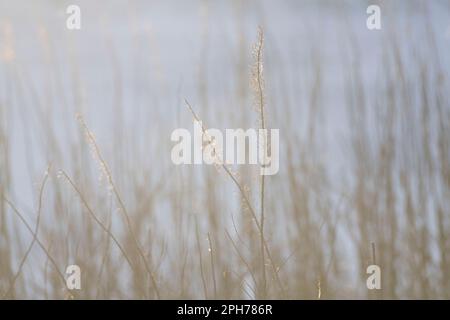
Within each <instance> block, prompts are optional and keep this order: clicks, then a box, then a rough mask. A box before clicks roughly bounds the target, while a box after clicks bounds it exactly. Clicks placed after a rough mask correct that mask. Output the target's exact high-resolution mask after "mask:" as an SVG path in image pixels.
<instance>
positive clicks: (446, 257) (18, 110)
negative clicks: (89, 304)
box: [0, 0, 450, 299]
mask: <svg viewBox="0 0 450 320" xmlns="http://www.w3.org/2000/svg"><path fill="white" fill-rule="evenodd" d="M71 4H76V5H78V6H80V8H81V26H82V27H81V30H68V29H67V28H66V19H67V17H68V15H67V14H66V8H67V6H69V5H71ZM371 4H377V5H379V6H380V7H381V19H382V20H381V21H382V29H381V30H374V31H371V30H368V29H367V27H366V19H367V16H368V15H367V13H366V9H367V7H368V6H369V5H371ZM258 27H261V28H262V30H263V34H264V48H263V60H262V61H260V63H262V65H263V72H264V84H265V86H264V97H265V102H266V104H265V117H266V122H267V126H268V127H269V128H278V129H280V157H281V163H280V172H279V173H278V174H277V175H275V176H268V177H266V178H265V190H264V194H263V198H264V209H265V210H264V224H263V227H262V228H261V198H262V197H261V193H262V192H261V177H260V176H259V174H258V173H259V171H258V168H257V167H255V166H251V165H241V166H235V167H232V168H231V169H230V170H232V171H230V172H232V176H233V177H234V178H235V180H233V179H232V178H231V176H230V175H229V174H228V173H227V172H226V171H225V170H224V169H223V168H217V167H214V166H207V165H197V166H194V165H192V166H190V165H185V166H175V165H174V164H173V163H172V162H171V158H170V154H171V148H172V146H173V145H174V143H173V142H171V141H170V134H171V132H172V131H173V130H174V129H176V128H187V129H189V130H192V127H193V116H192V114H191V113H190V111H189V109H188V108H187V106H186V104H185V101H184V100H185V99H186V100H188V101H189V103H190V104H191V105H192V107H193V109H194V110H195V112H196V113H197V114H198V116H199V117H200V118H201V119H202V120H203V121H204V124H206V125H207V126H208V127H214V128H219V129H225V128H245V129H246V128H259V126H260V125H261V123H260V121H259V119H260V116H261V110H260V108H259V106H258V103H257V100H256V99H255V90H254V86H252V82H254V80H255V79H254V74H253V73H252V67H253V66H254V65H255V63H257V61H255V57H254V54H253V53H254V46H255V44H256V45H258ZM449 48H450V3H449V2H448V1H444V0H442V1H439V0H435V1H425V0H423V1H417V0H411V1H406V0H396V1H375V0H373V1H364V0H362V1H356V0H347V1H344V0H342V1H335V0H333V1H331V0H329V1H327V0H320V1H312V0H310V1H306V0H305V1H288V0H286V1H269V0H266V1H254V0H250V1H241V0H233V1H207V0H199V1H196V0H190V1H150V0H149V1H144V0H132V1H120V0H108V1H106V0H102V1H87V0H83V1H75V0H73V1H65V0H64V1H56V0H55V1H50V0H36V1H26V0H17V1H9V0H0V297H2V298H4V299H23V298H31V299H67V298H75V299H76V298H87V299H99V298H102V299H130V298H135V299H154V298H163V299H173V298H199V299H204V298H207V299H212V298H223V299H232V298H234V299H254V298H267V299H282V298H289V299H317V298H320V299H336V298H340V299H362V298H371V299H387V298H389V299H400V298H401V299H415V298H427V299H445V298H447V299H448V298H450V106H449V94H448V93H449V89H450V88H449V71H450V60H449V59H450V58H449V57H450V55H449V54H448V51H449ZM256 94H257V92H256ZM255 218H256V219H255ZM72 264H77V265H79V266H80V268H81V271H82V290H79V291H77V290H73V291H69V290H67V288H66V285H65V281H64V279H65V277H66V274H65V270H66V267H67V266H68V265H72ZM371 264H377V265H379V266H380V268H381V272H382V289H381V290H375V291H371V290H368V289H367V287H366V279H367V277H368V275H367V274H366V268H367V266H369V265H371Z"/></svg>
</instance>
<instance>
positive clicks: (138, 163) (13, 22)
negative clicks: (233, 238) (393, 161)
mask: <svg viewBox="0 0 450 320" xmlns="http://www.w3.org/2000/svg"><path fill="white" fill-rule="evenodd" d="M379 3H380V6H381V8H382V11H381V14H382V29H381V30H379V31H370V30H368V29H367V28H366V19H367V14H366V8H367V6H368V5H369V4H371V2H370V1H350V0H349V1H325V0H324V1H269V0H267V1H203V0H201V1H196V0H192V1H137V0H131V1H119V0H109V1H87V0H85V1H50V0H37V1H25V0H20V1H9V0H0V50H1V54H2V55H1V62H0V103H1V104H2V106H3V113H1V114H0V116H1V117H3V119H0V120H1V121H3V123H5V126H6V128H7V136H8V139H9V141H10V144H9V152H10V155H9V159H10V185H9V187H8V194H9V195H10V196H11V197H12V198H13V199H14V200H15V202H17V205H18V207H19V208H21V209H22V210H24V211H25V212H27V213H28V216H29V217H30V221H33V219H34V217H35V214H34V208H35V206H36V201H37V200H36V199H37V196H38V193H37V191H38V190H37V189H38V185H39V181H40V179H41V177H42V173H43V172H44V170H45V168H46V167H47V164H48V163H52V167H53V168H54V169H55V170H66V171H68V172H69V173H71V174H74V175H81V176H82V175H83V174H91V173H92V172H89V173H88V172H85V173H80V172H76V169H75V168H74V166H73V165H72V162H73V161H74V155H75V154H81V152H82V151H81V149H82V148H83V147H81V149H80V146H79V143H78V142H79V141H80V132H79V125H78V122H77V120H76V114H83V116H84V118H85V120H86V122H87V123H88V125H89V127H90V129H91V130H92V132H94V133H95V135H96V139H97V143H98V145H99V146H100V148H101V149H102V151H103V152H104V155H105V159H106V160H107V162H109V164H110V165H111V168H112V172H113V176H115V177H116V179H117V183H118V185H120V186H121V188H122V191H123V194H124V198H125V201H126V202H128V203H132V202H133V195H132V194H130V193H129V189H127V186H128V184H129V183H131V182H130V181H129V180H128V176H127V173H126V172H122V171H121V170H122V169H123V167H122V165H123V163H126V164H127V165H126V167H127V168H129V169H130V170H131V168H133V166H135V169H136V170H139V169H140V168H141V167H145V168H148V169H149V172H151V174H152V176H153V178H154V179H155V181H156V180H163V181H165V182H168V186H167V187H161V190H160V191H161V192H162V193H163V194H164V193H165V192H169V191H168V190H170V189H171V185H170V183H171V182H175V181H177V180H174V178H173V177H171V176H170V175H169V173H173V172H175V171H176V170H178V169H179V168H174V166H173V164H172V163H171V161H170V148H171V142H170V133H171V131H172V130H173V129H175V128H178V127H187V128H189V129H191V128H192V120H191V119H192V116H191V115H190V114H189V111H188V110H187V108H186V106H185V104H184V102H183V101H184V99H187V100H189V101H190V103H191V104H192V105H193V106H194V108H195V109H196V110H197V111H198V113H199V114H200V115H201V117H202V118H203V119H205V122H207V123H208V126H210V127H217V128H238V127H254V126H257V125H258V122H257V113H256V112H255V110H254V109H255V108H254V103H253V99H252V94H251V86H250V84H249V83H250V80H249V78H250V76H251V72H250V70H251V65H252V64H253V59H252V55H251V53H252V45H253V43H254V42H255V41H256V38H257V28H258V26H261V27H262V28H263V30H264V34H265V52H264V59H265V60H264V71H265V76H266V79H265V80H266V81H265V84H266V97H267V118H268V122H269V125H270V126H271V127H273V128H279V129H280V133H281V149H280V153H281V158H282V164H283V163H286V161H287V157H288V154H287V144H288V142H287V141H291V140H290V136H291V135H293V134H296V135H297V138H296V139H298V140H296V141H298V142H299V143H300V142H301V144H302V145H303V146H307V145H308V142H310V140H313V141H315V145H316V147H317V149H315V150H314V151H312V150H311V152H314V153H315V154H316V155H317V157H318V159H320V160H321V162H322V163H323V164H324V166H323V167H321V169H320V170H322V169H323V170H325V171H326V172H327V174H328V177H329V178H330V180H331V181H330V188H331V189H333V190H337V189H339V188H340V187H341V186H342V185H352V183H353V177H352V176H351V174H350V172H352V170H353V169H354V167H353V166H354V162H353V161H352V160H351V158H350V156H349V145H350V143H351V134H350V131H351V129H352V126H353V124H352V123H350V122H349V119H350V118H351V117H350V116H349V113H351V112H352V111H351V110H350V109H349V107H348V103H349V87H348V84H349V83H353V84H355V82H358V83H360V84H362V87H363V88H364V90H365V92H364V94H365V95H364V101H365V102H366V103H367V104H368V105H371V106H374V108H375V105H376V102H377V103H383V102H382V101H381V102H380V100H379V92H380V88H381V87H382V88H384V89H386V90H387V89H389V87H392V88H396V85H397V84H396V83H395V82H394V83H386V82H385V81H384V80H382V79H384V78H383V77H385V73H386V65H388V64H389V62H390V61H392V59H395V57H394V56H393V55H391V56H390V55H389V54H386V52H387V51H389V48H387V46H393V45H395V46H396V48H397V49H398V52H399V55H400V56H401V60H402V64H403V65H402V69H403V71H404V73H405V75H404V76H405V77H406V78H407V82H410V83H414V81H416V78H418V77H419V76H420V72H421V68H422V67H423V64H427V63H429V62H436V61H438V63H437V64H435V63H433V68H436V69H437V70H436V73H442V74H443V75H446V76H448V75H449V71H450V60H449V59H450V58H449V57H450V55H449V54H448V49H449V47H450V8H449V7H450V3H449V2H448V1H380V2H379ZM69 4H77V5H79V6H80V8H81V19H82V20H81V21H82V29H81V30H74V31H71V30H68V29H67V28H66V18H67V14H66V12H65V11H66V8H67V6H68V5H69ZM430 35H433V39H430ZM431 44H434V47H433V46H432V45H431ZM418 61H422V65H421V64H420V63H418ZM391 71H392V72H393V73H397V71H398V70H394V69H393V70H391ZM356 74H357V75H359V78H356V77H355V75H356ZM396 76H398V74H396ZM385 87H386V88H385ZM418 90H419V88H418ZM387 91H388V90H387ZM394 91H395V89H394ZM350 96H351V95H350ZM445 101H447V102H448V100H445ZM409 103H411V108H412V109H414V105H415V104H418V103H420V101H417V98H416V97H415V95H414V93H413V92H412V93H411V99H410V101H409ZM369 112H370V108H369ZM313 122H314V123H318V124H320V126H315V128H314V129H311V123H313ZM367 125H368V126H370V125H371V124H370V122H369V123H368V124H367ZM288 128H289V129H288ZM311 130H314V131H315V133H313V134H311ZM371 132H372V134H373V137H374V139H376V136H377V134H379V132H377V131H376V128H374V130H372V131H371ZM431 134H433V133H431ZM314 139H315V140H314ZM317 140H320V143H318V142H317ZM81 141H83V140H81ZM118 152H119V153H120V155H117V153H118ZM304 152H306V153H308V149H307V147H305V151H304ZM411 152H416V151H411ZM417 152H419V151H417ZM404 156H405V157H408V155H407V154H404ZM77 161H86V159H83V157H82V156H80V158H79V159H77ZM293 161H294V162H296V161H299V159H294V160H293ZM133 163H134V164H135V165H133ZM183 170H184V171H183V172H185V171H186V170H188V169H187V168H184V169H183ZM193 170H194V171H195V172H196V173H198V172H201V171H202V170H203V169H202V168H199V167H195V168H194V169H193ZM92 174H98V173H96V172H95V171H94V172H93V173H92ZM288 175H289V172H288V168H287V167H286V166H283V165H281V167H280V178H276V177H275V178H274V179H279V180H275V181H276V183H275V184H274V187H273V188H272V189H271V191H272V192H274V193H275V194H282V193H284V192H286V188H287V187H286V188H284V187H283V180H282V179H283V178H281V177H286V176H288ZM139 178H140V177H138V178H137V179H138V180H139ZM142 179H143V180H142V181H139V183H143V184H145V181H146V180H145V179H144V178H143V177H142ZM186 188H189V185H187V186H186ZM144 189H145V186H144ZM198 192H200V193H201V192H202V190H201V189H200V190H198ZM230 194H232V193H230ZM233 195H235V193H233ZM221 197H222V198H221V199H222V200H224V201H225V202H226V201H227V194H226V193H224V194H222V195H221ZM230 197H231V196H230ZM336 201H337V200H336ZM192 202H195V201H194V200H192ZM154 206H155V208H156V209H158V210H157V211H158V212H159V215H160V217H159V220H158V221H162V225H161V226H159V227H158V228H162V229H164V228H167V230H169V232H170V230H172V229H171V221H167V218H165V212H167V211H169V210H170V201H167V199H166V200H161V201H159V202H158V201H157V203H155V204H154ZM193 207H195V205H193ZM282 207H283V205H281V204H275V205H274V208H276V209H278V210H282ZM54 223H55V226H56V225H57V224H58V221H55V222H54ZM280 228H282V227H281V226H280ZM172 232H173V231H172ZM341 236H342V239H347V240H348V241H349V242H350V240H349V239H350V238H351V236H350V235H348V234H345V232H344V234H342V235H341ZM346 246H347V244H345V245H344V247H346ZM348 246H350V245H348ZM349 255H350V257H351V256H352V254H349ZM349 268H352V267H349Z"/></svg>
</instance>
